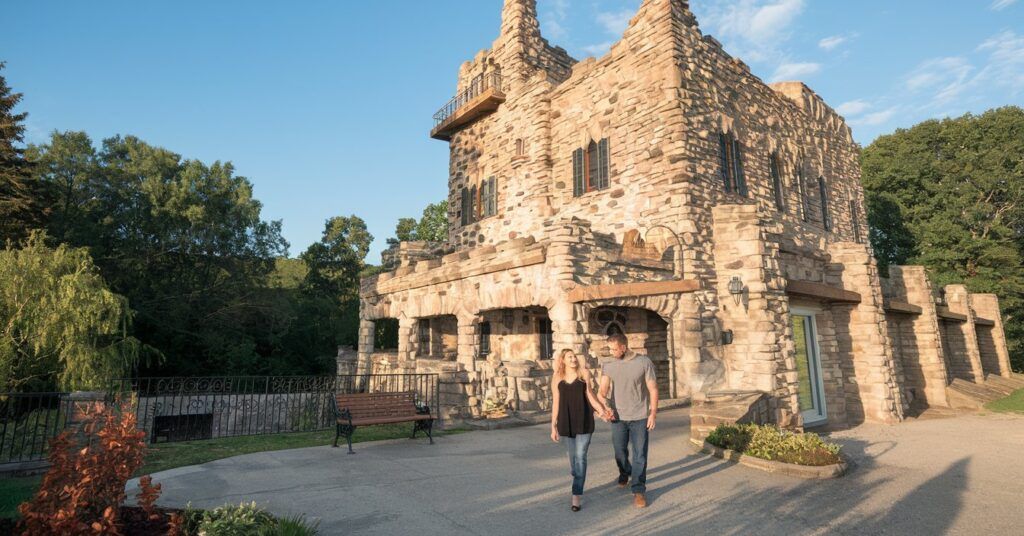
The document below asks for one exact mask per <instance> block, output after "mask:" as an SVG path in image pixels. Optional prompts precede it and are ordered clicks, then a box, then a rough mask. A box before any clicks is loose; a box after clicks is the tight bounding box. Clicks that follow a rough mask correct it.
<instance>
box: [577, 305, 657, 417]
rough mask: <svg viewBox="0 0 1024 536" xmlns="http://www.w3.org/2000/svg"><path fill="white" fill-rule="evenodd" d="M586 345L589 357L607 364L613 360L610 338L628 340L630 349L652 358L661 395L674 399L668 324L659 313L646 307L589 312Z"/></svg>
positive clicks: (610, 308) (602, 308)
mask: <svg viewBox="0 0 1024 536" xmlns="http://www.w3.org/2000/svg"><path fill="white" fill-rule="evenodd" d="M585 326H586V330H585V331H586V333H585V336H584V338H585V341H586V346H587V349H588V353H589V354H590V355H591V356H594V357H596V358H597V359H598V360H599V361H601V362H604V361H606V360H608V359H611V352H610V350H609V348H608V342H607V338H608V336H609V335H612V334H613V333H621V334H622V335H625V336H626V341H627V344H628V345H629V349H630V350H631V351H633V352H636V353H638V354H643V355H646V356H648V357H650V358H651V361H652V362H653V363H654V367H655V370H656V372H657V377H658V395H659V396H660V397H661V398H665V399H667V398H671V397H672V396H673V393H672V375H673V373H672V354H671V352H670V349H669V348H670V345H669V339H670V337H669V323H668V321H667V320H666V319H664V318H662V317H661V315H659V314H658V313H657V312H655V311H652V310H650V309H645V308H643V307H628V306H615V305H602V306H596V307H592V308H589V310H588V311H587V316H586V322H585Z"/></svg>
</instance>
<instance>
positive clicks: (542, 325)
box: [537, 318, 555, 359]
mask: <svg viewBox="0 0 1024 536" xmlns="http://www.w3.org/2000/svg"><path fill="white" fill-rule="evenodd" d="M537 332H538V334H539V335H540V358H541V359H551V358H552V357H553V356H554V355H555V344H554V331H552V329H551V320H550V319H547V318H541V319H538V320H537Z"/></svg>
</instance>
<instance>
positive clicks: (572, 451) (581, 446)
mask: <svg viewBox="0 0 1024 536" xmlns="http://www.w3.org/2000/svg"><path fill="white" fill-rule="evenodd" d="M592 436H593V434H576V437H562V443H563V444H565V450H566V451H567V452H568V453H569V470H570V472H571V473H572V494H573V495H583V484H584V483H585V482H586V481H587V450H588V449H589V448H590V438H591V437H592Z"/></svg>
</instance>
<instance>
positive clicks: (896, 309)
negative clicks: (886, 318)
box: [885, 299, 924, 315]
mask: <svg viewBox="0 0 1024 536" xmlns="http://www.w3.org/2000/svg"><path fill="white" fill-rule="evenodd" d="M885 310H886V312H889V313H903V314H908V315H919V314H921V313H923V312H924V309H922V308H921V307H920V306H918V305H914V304H912V303H908V302H905V301H900V300H889V299H886V300H885Z"/></svg>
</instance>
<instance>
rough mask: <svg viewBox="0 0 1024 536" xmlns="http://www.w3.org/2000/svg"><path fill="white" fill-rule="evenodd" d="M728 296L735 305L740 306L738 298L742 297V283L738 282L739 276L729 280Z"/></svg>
mask: <svg viewBox="0 0 1024 536" xmlns="http://www.w3.org/2000/svg"><path fill="white" fill-rule="evenodd" d="M729 294H732V299H733V300H734V301H735V302H736V305H739V304H740V298H741V297H742V296H743V281H742V280H740V278H739V276H735V275H734V276H732V279H730V280H729Z"/></svg>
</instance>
